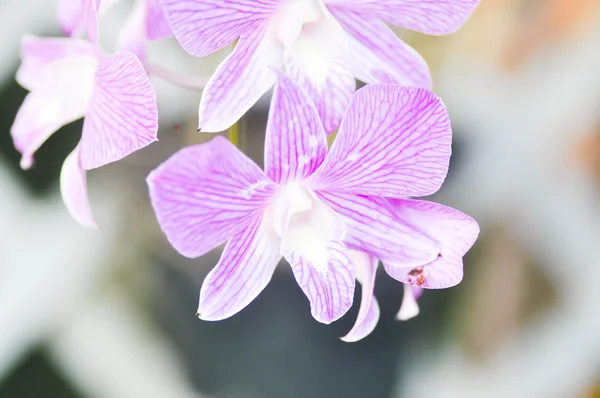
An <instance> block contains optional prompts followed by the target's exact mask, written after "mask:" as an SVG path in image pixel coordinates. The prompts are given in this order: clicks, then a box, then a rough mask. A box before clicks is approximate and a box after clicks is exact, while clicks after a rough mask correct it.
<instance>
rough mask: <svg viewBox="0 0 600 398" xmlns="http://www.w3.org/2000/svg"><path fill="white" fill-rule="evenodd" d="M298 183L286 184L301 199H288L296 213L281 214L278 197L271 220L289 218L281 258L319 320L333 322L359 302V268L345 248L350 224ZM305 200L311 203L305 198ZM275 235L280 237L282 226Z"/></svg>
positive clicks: (267, 215) (286, 221)
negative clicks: (356, 279)
mask: <svg viewBox="0 0 600 398" xmlns="http://www.w3.org/2000/svg"><path fill="white" fill-rule="evenodd" d="M294 184H298V182H294V183H290V184H287V185H285V186H284V187H285V189H287V190H289V189H291V191H287V192H289V193H290V194H295V195H292V196H291V197H289V198H287V199H286V198H283V199H284V200H283V201H284V202H289V203H292V204H293V205H294V207H295V209H293V211H291V212H286V211H285V209H284V210H283V211H277V207H279V206H278V203H279V202H280V201H281V200H282V196H279V195H278V197H277V198H276V200H274V201H273V204H272V206H270V207H269V209H268V210H267V213H266V216H265V217H267V219H271V220H273V221H274V222H278V221H280V222H281V221H282V220H278V219H283V218H287V220H284V221H283V224H284V228H285V230H284V231H283V233H282V234H281V236H282V241H281V254H283V256H284V257H285V258H286V260H287V261H288V262H289V263H290V265H291V267H292V271H293V272H294V276H295V278H296V281H297V282H298V285H300V288H302V291H304V294H306V296H307V297H308V300H309V301H310V307H311V313H312V315H313V317H314V318H315V319H316V320H317V321H319V322H322V323H331V322H333V321H335V320H336V319H339V318H340V317H341V316H342V315H344V314H345V313H346V311H348V309H349V308H350V307H351V306H352V301H353V299H354V286H355V284H356V281H355V279H354V278H355V269H354V264H353V263H352V261H351V260H350V258H349V257H348V253H347V250H346V247H345V246H344V244H343V239H344V236H345V235H346V226H345V224H344V222H343V219H342V218H341V217H340V216H339V215H338V214H336V213H335V212H334V211H332V210H331V209H330V208H329V207H328V206H327V205H326V204H325V203H323V202H322V201H321V200H319V199H318V198H316V197H315V196H314V195H313V194H311V193H309V192H308V191H306V190H301V189H298V187H297V186H296V185H294ZM298 196H300V197H298ZM303 196H304V199H305V200H301V199H303ZM273 206H275V209H273ZM283 207H285V206H283ZM270 213H271V214H270ZM282 213H287V214H283V215H282ZM273 221H271V222H273ZM275 231H276V233H280V232H279V228H278V227H277V226H276V227H275Z"/></svg>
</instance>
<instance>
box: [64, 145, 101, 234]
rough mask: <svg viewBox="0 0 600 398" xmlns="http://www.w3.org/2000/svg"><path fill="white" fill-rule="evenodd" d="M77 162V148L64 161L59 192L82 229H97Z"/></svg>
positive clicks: (83, 176) (81, 167)
mask: <svg viewBox="0 0 600 398" xmlns="http://www.w3.org/2000/svg"><path fill="white" fill-rule="evenodd" d="M85 173H86V172H85V170H84V168H83V166H82V165H81V162H80V160H79V146H77V147H76V148H75V150H74V151H73V152H71V154H70V155H69V156H67V158H66V159H65V162H64V163H63V166H62V170H61V173H60V192H61V194H62V198H63V202H64V203H65V206H66V207H67V210H68V211H69V213H70V214H71V216H73V218H74V219H75V220H77V222H78V223H79V224H81V225H83V226H84V227H91V228H98V224H97V223H96V221H95V220H94V217H93V216H92V211H91V209H90V204H89V201H88V195H87V182H86V175H85Z"/></svg>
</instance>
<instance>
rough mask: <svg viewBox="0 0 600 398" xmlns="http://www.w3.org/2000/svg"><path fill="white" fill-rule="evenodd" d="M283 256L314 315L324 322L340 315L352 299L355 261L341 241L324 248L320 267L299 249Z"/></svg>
mask: <svg viewBox="0 0 600 398" xmlns="http://www.w3.org/2000/svg"><path fill="white" fill-rule="evenodd" d="M285 257H286V260H288V262H289V263H290V265H291V266H292V271H293V272H294V277H295V278H296V281H297V282H298V285H300V288H301V289H302V291H303V292H304V294H305V295H306V297H308V300H309V301H310V310H311V314H312V316H313V318H315V319H316V320H317V321H319V322H321V323H325V324H329V323H331V322H333V321H336V320H338V319H339V318H341V317H342V316H343V315H344V314H345V313H346V312H347V311H348V310H349V309H350V307H351V306H352V301H353V300H354V287H355V284H356V282H355V280H354V272H355V270H354V264H353V263H352V261H351V260H350V258H349V257H348V254H347V253H346V249H345V247H344V246H343V244H341V243H340V242H331V244H330V245H329V246H328V248H327V265H326V267H325V268H324V269H319V268H317V267H315V266H314V265H313V264H311V263H310V262H309V261H308V260H307V259H306V258H304V257H303V256H302V255H301V254H299V253H290V254H288V255H287V256H285Z"/></svg>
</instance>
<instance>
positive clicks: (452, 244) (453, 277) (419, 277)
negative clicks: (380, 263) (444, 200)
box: [384, 199, 479, 289]
mask: <svg viewBox="0 0 600 398" xmlns="http://www.w3.org/2000/svg"><path fill="white" fill-rule="evenodd" d="M390 204H391V205H392V207H393V210H394V213H395V215H396V216H397V217H398V219H400V220H403V221H404V222H407V223H410V224H412V225H416V226H418V227H419V228H420V229H422V230H423V231H425V232H426V233H427V234H428V235H430V236H431V237H432V238H433V239H435V240H437V241H438V242H440V244H441V252H440V256H439V257H438V258H437V259H435V260H434V261H432V262H430V263H427V264H426V265H423V266H419V267H414V268H412V269H411V268H406V267H404V266H403V264H400V263H396V262H394V261H385V262H384V267H385V269H386V271H387V272H388V274H390V276H391V277H392V278H394V279H397V280H399V281H400V282H403V283H408V284H410V285H413V286H418V287H423V288H427V289H443V288H447V287H451V286H455V285H457V284H458V283H459V282H460V281H461V280H462V277H463V262H462V257H463V256H464V254H465V253H466V252H467V251H468V250H469V249H470V248H471V246H473V244H474V243H475V240H476V239H477V236H478V235H479V226H478V225H477V222H476V221H475V220H473V219H472V218H471V217H469V216H467V215H466V214H463V213H461V212H459V211H458V210H454V209H452V208H450V207H446V206H442V205H440V204H437V203H432V202H426V201H421V200H406V199H398V200H390Z"/></svg>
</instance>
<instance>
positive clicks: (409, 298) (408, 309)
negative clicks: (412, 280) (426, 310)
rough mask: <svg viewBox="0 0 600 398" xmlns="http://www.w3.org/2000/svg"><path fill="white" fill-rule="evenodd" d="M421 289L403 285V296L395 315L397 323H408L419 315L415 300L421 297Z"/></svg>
mask: <svg viewBox="0 0 600 398" xmlns="http://www.w3.org/2000/svg"><path fill="white" fill-rule="evenodd" d="M422 293H423V289H421V288H420V287H417V286H411V285H406V284H405V285H404V296H403V298H402V305H401V306H400V311H398V314H396V319H397V320H399V321H408V320H409V319H411V318H414V317H416V316H417V315H419V304H418V303H417V300H418V299H419V297H421V294H422Z"/></svg>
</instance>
